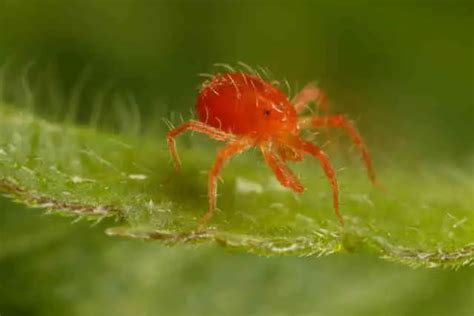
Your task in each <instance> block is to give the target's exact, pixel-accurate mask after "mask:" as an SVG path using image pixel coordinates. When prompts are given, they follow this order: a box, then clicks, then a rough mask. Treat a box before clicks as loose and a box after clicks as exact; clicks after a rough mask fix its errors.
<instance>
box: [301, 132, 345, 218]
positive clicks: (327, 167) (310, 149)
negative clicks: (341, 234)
mask: <svg viewBox="0 0 474 316" xmlns="http://www.w3.org/2000/svg"><path fill="white" fill-rule="evenodd" d="M295 146H296V148H298V149H301V150H303V151H304V152H306V153H307V154H310V155H311V156H313V157H315V158H317V159H318V160H319V163H320V164H321V167H322V168H323V170H324V173H325V174H326V177H327V178H328V180H329V183H330V184H331V189H332V204H333V208H334V212H335V213H336V216H337V219H338V220H339V222H340V223H341V225H343V226H344V220H343V218H342V215H341V212H340V211H339V188H338V184H337V179H336V174H335V172H334V169H333V168H332V166H331V163H330V161H329V157H328V155H327V154H326V153H325V152H324V151H323V150H322V149H321V148H319V147H318V146H316V145H313V144H311V143H307V142H305V141H302V140H299V141H298V142H297V143H296V144H295Z"/></svg>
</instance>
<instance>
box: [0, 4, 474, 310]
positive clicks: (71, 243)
mask: <svg viewBox="0 0 474 316" xmlns="http://www.w3.org/2000/svg"><path fill="white" fill-rule="evenodd" d="M473 11H474V4H473V2H472V1H452V2H450V1H412V2H409V1H341V0H340V1H291V2H290V1H145V0H143V1H138V0H135V1H132V0H115V1H112V0H96V1H92V0H84V1H76V0H68V1H59V0H57V1H53V0H49V1H47V0H44V1H33V0H30V1H28V0H20V1H19V0H0V65H2V64H3V65H4V66H3V69H4V72H5V73H6V74H8V75H7V76H6V77H8V78H14V77H15V76H16V77H21V76H24V74H25V73H27V76H28V80H29V81H30V82H31V85H32V86H33V87H40V89H41V87H43V89H44V90H45V91H46V90H48V89H46V88H47V87H51V86H54V89H52V92H51V91H49V92H48V93H49V95H47V96H45V98H44V99H45V100H46V101H45V102H44V106H41V103H39V104H40V105H39V106H37V108H36V111H38V112H39V113H40V114H44V115H46V116H48V115H50V114H51V112H52V110H51V108H52V106H53V105H51V104H52V103H54V102H56V108H55V109H54V111H55V112H58V108H57V107H58V106H64V109H63V112H64V113H66V112H67V106H65V105H64V104H66V103H67V102H64V100H67V99H68V96H69V95H71V93H72V91H74V87H77V86H78V81H80V80H81V79H80V78H81V77H83V78H85V77H87V78H86V80H84V89H83V91H82V94H81V98H80V107H79V116H78V119H79V120H80V121H81V122H82V123H84V124H87V122H88V120H89V117H90V115H91V111H92V107H93V103H94V102H93V100H95V98H96V97H97V95H98V94H100V93H101V92H103V91H104V89H110V90H111V91H113V92H116V93H130V94H133V95H134V96H135V98H136V100H137V104H138V105H139V107H140V111H141V112H142V113H143V114H144V116H145V117H148V118H150V117H151V120H157V121H158V120H160V119H161V117H170V116H171V115H174V114H179V113H183V115H184V116H185V117H189V115H188V113H189V110H190V109H191V108H192V107H193V105H194V99H195V96H196V88H197V87H198V86H199V84H200V82H201V81H202V78H199V77H198V76H197V74H198V73H206V72H213V71H214V68H213V66H212V65H213V63H216V62H224V63H229V64H235V63H236V62H237V61H244V62H246V63H247V64H250V65H262V66H266V67H269V68H270V69H271V70H272V72H273V73H274V74H275V77H276V78H277V79H283V78H286V79H288V81H289V82H290V83H292V84H293V85H296V86H299V87H302V86H303V85H304V84H305V83H306V82H308V81H310V80H315V79H316V80H318V81H319V82H320V84H321V86H322V87H323V88H324V90H325V91H327V94H328V95H329V98H330V100H331V106H332V108H333V109H334V111H336V112H338V111H340V112H344V113H347V114H348V115H349V116H350V117H352V118H354V119H356V121H357V124H358V126H359V127H360V129H361V131H362V133H363V134H364V135H365V136H366V138H367V142H368V143H369V144H370V146H371V147H372V148H376V150H374V153H375V156H376V157H375V158H376V159H375V160H376V161H388V162H393V161H398V160H400V161H401V162H400V164H402V165H404V164H406V165H407V167H410V168H413V167H414V166H415V167H416V164H423V163H426V162H435V163H443V162H449V163H454V164H459V165H462V166H465V165H466V164H467V165H468V167H470V168H468V170H470V171H472V170H473V169H472V163H473V152H474V150H473V149H474V147H473V146H474V141H473V136H472V135H473V134H474V133H473V127H472V126H473V123H474V78H473V77H474V51H473V44H474V43H473V42H474V39H473V29H474V21H473ZM28 64H29V65H30V66H29V67H26V65H28ZM85 74H87V76H86V75H85ZM52 78H54V82H55V84H54V85H53V84H52V83H51V82H52V81H53V79H52ZM17 81H18V80H16V81H15V80H13V79H12V80H11V82H17ZM49 81H51V82H49ZM8 84H10V82H9V81H8V80H7V85H8ZM12 85H13V83H12ZM45 87H46V88H45ZM14 90H15V89H12V91H14ZM4 92H5V94H4V96H3V98H5V99H7V100H12V101H15V102H17V103H18V102H19V103H21V102H20V101H18V100H19V99H21V96H20V97H19V96H18V95H17V94H15V93H10V92H9V90H8V89H6V90H5V91H4ZM111 94H112V92H111ZM53 101H54V102H53ZM48 102H50V103H51V104H48ZM58 104H59V105H58ZM57 119H61V117H57ZM159 141H160V140H159V139H158V140H157V143H159ZM407 162H410V163H409V164H408V163H407ZM102 231H103V227H102V226H101V225H99V226H96V227H93V228H91V227H89V225H88V224H84V223H79V224H75V225H70V223H69V222H68V220H65V219H62V218H50V217H44V216H41V215H40V214H39V212H38V211H36V210H34V211H31V210H25V209H24V208H22V207H19V206H15V205H13V204H11V203H10V202H8V201H7V200H6V199H4V198H2V199H1V200H0V314H1V315H2V316H3V315H36V314H44V315H51V314H68V315H69V314H73V315H74V314H77V315H89V314H92V315H95V314H99V313H100V314H107V315H108V314H110V315H112V314H114V315H146V314H150V315H152V314H153V315H157V314H159V315H472V313H473V311H474V294H473V293H474V285H473V284H474V271H473V269H472V268H466V269H462V270H461V271H459V272H452V271H439V270H438V271H436V270H431V271H429V270H411V269H409V268H406V267H401V266H399V265H394V264H390V263H386V262H381V261H378V260H375V259H372V258H368V257H365V256H363V255H358V256H354V255H335V256H331V257H328V258H322V259H315V258H271V259H266V258H259V257H254V256H251V255H244V254H234V253H228V252H226V251H224V250H222V249H217V248H215V247H197V248H190V247H175V248H163V247H162V246H161V245H160V244H158V243H141V242H136V241H121V240H117V239H111V238H109V237H106V236H105V235H104V234H103V233H102Z"/></svg>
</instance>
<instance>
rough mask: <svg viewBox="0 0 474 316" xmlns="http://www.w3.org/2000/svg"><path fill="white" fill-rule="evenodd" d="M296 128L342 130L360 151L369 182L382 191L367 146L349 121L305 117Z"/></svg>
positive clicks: (334, 117) (334, 118)
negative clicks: (331, 128)
mask: <svg viewBox="0 0 474 316" xmlns="http://www.w3.org/2000/svg"><path fill="white" fill-rule="evenodd" d="M298 126H299V127H300V128H308V127H314V128H319V127H336V128H342V129H343V130H344V131H345V132H346V134H347V135H349V137H350V138H351V140H352V142H353V143H354V145H355V146H356V147H357V149H358V150H359V151H360V154H361V156H362V161H363V162H364V165H365V168H366V169H367V173H368V175H369V179H370V181H372V183H373V184H374V185H375V186H377V187H379V188H381V189H383V187H382V185H380V184H379V183H378V182H377V180H376V178H375V172H374V168H373V165H372V159H371V158H370V154H369V150H368V149H367V146H366V145H365V143H364V140H363V139H362V137H361V136H360V134H359V133H358V132H357V130H356V129H355V127H354V125H353V124H352V123H351V122H350V121H349V120H347V119H346V118H345V117H344V116H342V115H334V116H327V117H320V116H312V117H307V118H303V119H301V120H300V121H299V123H298Z"/></svg>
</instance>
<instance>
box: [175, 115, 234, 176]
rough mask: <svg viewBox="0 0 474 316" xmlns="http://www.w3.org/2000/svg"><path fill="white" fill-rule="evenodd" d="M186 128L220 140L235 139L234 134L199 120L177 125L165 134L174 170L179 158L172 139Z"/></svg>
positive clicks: (179, 163)
mask: <svg viewBox="0 0 474 316" xmlns="http://www.w3.org/2000/svg"><path fill="white" fill-rule="evenodd" d="M188 130H191V131H195V132H198V133H202V134H206V135H208V136H209V137H211V138H213V139H216V140H220V141H232V140H234V139H235V136H234V135H232V134H228V133H225V132H223V131H221V130H219V129H217V128H215V127H212V126H210V125H207V124H205V123H202V122H199V121H189V122H186V123H183V124H181V125H179V126H178V127H176V128H174V129H172V130H171V131H169V132H168V135H167V142H168V149H169V151H170V153H171V157H172V158H173V161H174V164H175V167H176V170H179V169H180V168H181V160H180V159H179V155H178V152H177V151H176V142H175V140H174V139H175V137H177V136H178V135H180V134H182V133H184V132H186V131H188Z"/></svg>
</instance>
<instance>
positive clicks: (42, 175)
mask: <svg viewBox="0 0 474 316" xmlns="http://www.w3.org/2000/svg"><path fill="white" fill-rule="evenodd" d="M132 123H133V122H130V124H132ZM217 146H218V145H216V144H211V143H210V142H207V141H206V140H205V138H204V137H202V136H198V135H193V136H191V137H183V138H180V139H179V140H178V150H179V152H180V155H181V157H182V160H183V170H182V171H181V172H180V173H179V174H177V173H176V172H175V171H174V169H173V167H172V164H171V161H170V158H169V154H168V152H167V151H166V147H165V139H164V133H159V134H157V135H154V136H151V135H149V134H145V135H142V136H127V135H124V134H109V133H105V132H99V131H97V130H95V129H92V128H87V127H75V126H71V125H68V124H53V123H49V122H47V121H45V120H43V119H40V118H38V117H35V116H34V115H31V114H29V113H26V112H21V111H19V110H15V109H13V108H9V107H7V106H6V105H2V106H0V189H1V190H2V191H5V192H6V193H7V194H8V195H10V196H11V197H13V198H14V199H16V200H17V201H19V202H21V203H24V204H27V205H30V206H33V207H41V208H45V209H47V210H48V212H52V213H59V214H63V215H66V216H74V217H76V218H77V219H82V218H86V219H90V220H96V221H100V220H101V219H103V218H105V217H111V218H113V219H115V220H116V222H117V225H116V226H115V227H111V228H108V229H107V230H106V232H107V234H109V235H116V236H126V237H130V238H137V239H145V240H160V241H162V242H164V243H166V244H176V243H194V242H216V243H218V244H220V245H223V246H226V247H229V248H234V249H238V250H241V251H245V252H251V253H257V254H261V255H298V256H307V255H326V254H330V253H335V252H341V251H350V252H370V253H373V254H375V255H377V256H379V257H382V258H385V259H388V260H392V261H397V262H401V263H405V264H408V265H412V266H425V267H460V266H466V265H472V264H473V262H474V260H473V259H474V215H473V214H474V212H473V205H474V176H473V172H472V164H471V165H470V166H469V167H468V168H464V169H463V168H460V167H456V166H453V165H451V164H434V163H431V164H429V165H426V164H424V165H421V166H418V167H416V168H414V167H413V165H410V167H406V166H405V163H402V162H399V163H397V164H393V163H392V164H390V163H386V164H385V165H381V166H378V168H377V172H378V175H379V178H380V179H381V181H382V182H383V183H384V185H385V186H386V187H387V192H386V193H384V192H380V191H379V190H377V189H375V188H373V187H372V186H371V185H370V183H369V181H368V180H367V177H366V175H365V174H364V173H363V170H362V168H359V167H357V166H356V164H352V163H349V164H348V163H347V162H345V163H344V165H349V167H348V168H347V169H346V170H344V171H343V172H342V171H340V172H338V177H339V182H340V184H341V205H342V207H341V208H342V212H343V215H344V218H345V220H346V224H347V225H346V227H345V228H342V227H341V226H340V225H339V224H338V222H337V220H336V217H335V215H334V214H333V210H332V206H331V192H330V189H329V186H328V184H327V181H326V179H325V178H324V176H323V173H322V172H321V170H320V169H319V166H318V164H317V163H316V162H315V161H310V160H309V161H305V162H304V163H302V164H300V165H295V166H292V167H294V168H295V170H296V171H297V172H298V173H300V174H302V175H303V176H302V181H303V183H304V185H305V186H306V188H307V190H306V192H305V193H304V194H302V195H295V194H293V193H292V192H290V191H288V190H286V189H283V188H282V187H281V186H280V185H279V184H278V183H277V182H276V180H275V179H274V176H273V175H272V174H271V172H270V171H269V170H268V168H267V167H266V166H265V165H264V164H263V162H262V159H261V158H259V157H258V153H257V152H253V153H252V152H250V153H245V154H243V155H241V156H239V157H237V158H236V159H234V160H233V161H232V163H231V164H229V165H228V166H227V167H226V169H225V170H224V172H223V175H222V177H223V179H224V183H222V184H220V187H219V200H218V206H219V208H220V210H221V211H220V212H217V213H216V215H215V216H214V217H213V218H212V219H211V221H210V223H209V225H208V228H207V229H205V230H203V231H199V232H197V231H196V230H195V228H196V223H197V221H198V220H199V219H200V218H201V216H202V215H203V214H204V212H205V211H206V207H207V198H206V194H207V188H206V183H207V181H206V171H207V169H208V168H209V166H210V165H211V163H212V161H213V158H214V156H215V148H217ZM400 161H403V160H402V158H400ZM334 164H335V165H337V166H340V165H342V164H343V163H341V162H340V161H337V160H336V161H335V162H334Z"/></svg>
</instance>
